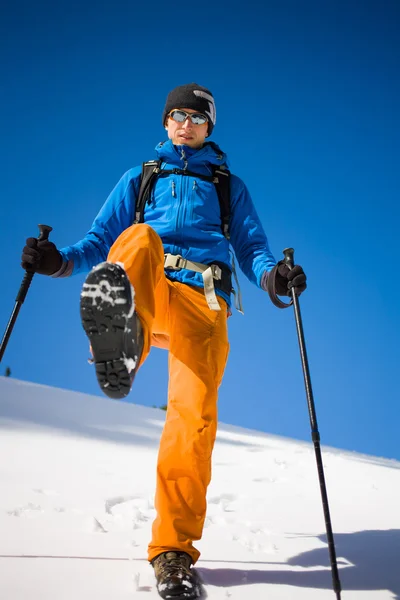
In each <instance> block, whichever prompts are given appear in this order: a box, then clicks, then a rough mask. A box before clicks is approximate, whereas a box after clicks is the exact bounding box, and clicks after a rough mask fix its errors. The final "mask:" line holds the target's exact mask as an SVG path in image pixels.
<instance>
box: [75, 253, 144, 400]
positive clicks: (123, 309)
mask: <svg viewBox="0 0 400 600" xmlns="http://www.w3.org/2000/svg"><path fill="white" fill-rule="evenodd" d="M80 308H81V319H82V325H83V328H84V330H85V333H86V335H87V336H88V338H89V342H90V345H91V350H92V354H93V360H94V363H95V368H96V376H97V380H98V382H99V385H100V388H101V389H102V391H103V392H104V393H105V394H106V395H107V396H109V397H110V398H113V399H120V398H124V397H125V396H127V395H128V394H129V392H130V389H131V385H132V382H133V379H134V377H135V374H136V371H137V367H138V365H139V360H140V356H141V354H142V350H143V335H142V327H141V324H140V321H139V319H138V317H137V315H136V313H135V310H134V303H133V298H132V288H131V284H130V281H129V279H128V276H127V274H126V273H125V271H124V269H123V268H122V267H121V266H119V265H117V264H114V263H108V262H103V263H100V264H99V265H97V266H96V267H94V268H93V269H92V270H91V271H90V273H89V275H88V276H87V278H86V281H85V283H84V284H83V288H82V292H81V306H80Z"/></svg>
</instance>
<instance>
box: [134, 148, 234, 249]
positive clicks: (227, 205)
mask: <svg viewBox="0 0 400 600" xmlns="http://www.w3.org/2000/svg"><path fill="white" fill-rule="evenodd" d="M161 163H162V161H161V160H158V161H157V160H149V161H147V162H144V163H143V164H142V174H141V181H140V189H139V195H138V198H137V200H136V209H135V220H134V223H143V219H144V207H145V206H146V202H150V197H151V189H152V187H153V185H154V182H155V180H156V178H157V177H165V176H167V175H171V174H175V175H183V176H185V175H190V176H192V177H198V178H199V179H203V180H204V181H211V182H212V183H214V185H215V188H216V190H217V194H218V200H219V205H220V210H221V227H222V233H223V234H224V236H225V237H226V239H227V240H229V238H230V235H229V223H230V218H231V201H230V200H231V185H230V183H231V182H230V175H231V174H230V171H229V169H227V168H226V167H224V166H221V167H218V166H217V165H213V173H212V175H200V174H199V173H193V171H187V170H184V169H161Z"/></svg>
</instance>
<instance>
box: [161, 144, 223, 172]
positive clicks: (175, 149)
mask: <svg viewBox="0 0 400 600" xmlns="http://www.w3.org/2000/svg"><path fill="white" fill-rule="evenodd" d="M156 153H157V156H158V158H160V159H161V160H164V161H166V162H168V163H173V164H178V165H179V167H180V168H185V166H186V168H188V169H189V170H190V169H192V168H193V167H195V165H200V164H203V165H204V164H207V163H208V164H212V165H227V163H228V159H227V156H226V154H225V152H223V151H222V150H221V149H220V148H219V146H217V144H215V143H214V142H206V143H205V144H204V145H203V146H202V148H191V147H190V146H185V145H183V146H175V145H174V144H173V143H172V141H171V140H167V141H166V142H161V143H160V144H158V145H157V146H156Z"/></svg>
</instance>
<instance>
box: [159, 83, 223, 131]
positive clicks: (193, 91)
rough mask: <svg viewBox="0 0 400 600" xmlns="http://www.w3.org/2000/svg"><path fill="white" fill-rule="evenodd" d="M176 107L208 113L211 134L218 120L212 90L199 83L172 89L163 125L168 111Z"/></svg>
mask: <svg viewBox="0 0 400 600" xmlns="http://www.w3.org/2000/svg"><path fill="white" fill-rule="evenodd" d="M174 108H191V109H192V110H198V111H199V112H201V113H203V114H204V115H206V116H207V117H208V135H211V133H212V130H213V129H214V125H215V122H216V110H215V102H214V98H213V95H212V93H211V92H210V90H208V89H207V88H205V87H203V86H201V85H198V84H197V83H187V84H186V85H180V86H178V87H176V88H174V89H173V90H171V91H170V93H169V94H168V96H167V101H166V103H165V106H164V111H163V115H162V123H163V126H165V120H166V118H167V115H168V113H170V112H171V110H172V109H174Z"/></svg>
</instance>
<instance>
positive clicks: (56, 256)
mask: <svg viewBox="0 0 400 600" xmlns="http://www.w3.org/2000/svg"><path fill="white" fill-rule="evenodd" d="M62 262H63V261H62V256H61V254H60V253H59V251H58V250H57V248H56V246H55V245H54V244H53V242H49V241H48V240H43V241H41V242H40V241H38V240H37V239H36V238H28V239H27V240H26V245H25V246H24V249H23V250H22V262H21V267H22V268H23V269H25V270H26V271H29V272H30V273H41V274H42V275H53V273H55V272H56V271H58V270H59V269H61V265H62Z"/></svg>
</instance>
